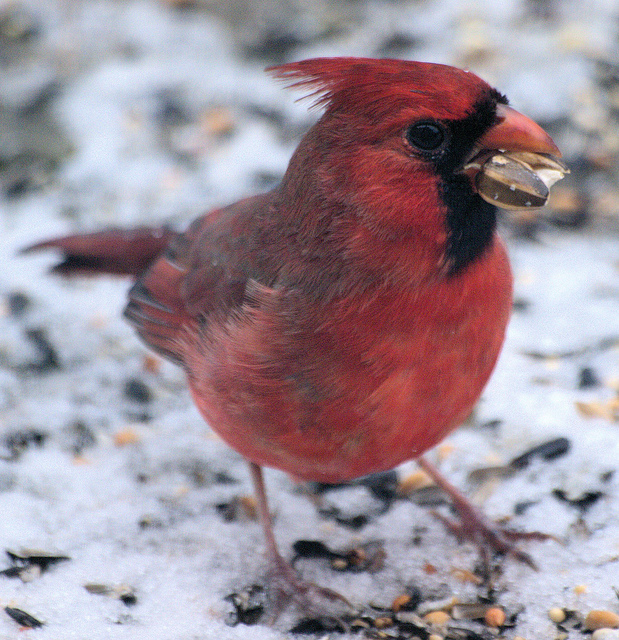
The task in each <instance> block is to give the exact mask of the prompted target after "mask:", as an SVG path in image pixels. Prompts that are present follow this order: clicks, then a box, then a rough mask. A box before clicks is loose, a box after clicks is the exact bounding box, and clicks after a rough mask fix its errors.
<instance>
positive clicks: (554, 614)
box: [548, 607, 567, 624]
mask: <svg viewBox="0 0 619 640" xmlns="http://www.w3.org/2000/svg"><path fill="white" fill-rule="evenodd" d="M548 617H549V618H550V619H551V620H552V621H553V622H554V623H555V624H561V623H562V622H563V621H564V620H565V618H566V617H567V616H566V615H565V611H563V609H561V608H560V607H553V608H552V609H550V610H549V611H548Z"/></svg>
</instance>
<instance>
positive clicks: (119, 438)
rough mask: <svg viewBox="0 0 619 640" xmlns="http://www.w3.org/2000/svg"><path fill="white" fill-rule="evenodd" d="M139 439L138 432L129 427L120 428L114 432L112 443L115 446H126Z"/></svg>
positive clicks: (135, 442)
mask: <svg viewBox="0 0 619 640" xmlns="http://www.w3.org/2000/svg"><path fill="white" fill-rule="evenodd" d="M139 441H140V434H139V433H138V432H137V431H136V430H135V429H131V428H130V427H129V428H127V429H122V430H121V431H117V432H116V433H115V434H114V444H115V445H116V446H117V447H126V446H127V445H130V444H137V443H138V442H139Z"/></svg>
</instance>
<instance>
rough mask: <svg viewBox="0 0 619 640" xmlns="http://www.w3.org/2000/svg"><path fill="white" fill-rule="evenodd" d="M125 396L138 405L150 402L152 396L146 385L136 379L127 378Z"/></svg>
mask: <svg viewBox="0 0 619 640" xmlns="http://www.w3.org/2000/svg"><path fill="white" fill-rule="evenodd" d="M125 395H126V396H127V398H129V399H130V400H134V401H135V402H139V403H140V404H146V403H147V402H150V401H151V400H152V396H153V394H152V392H151V390H150V389H149V388H148V387H147V386H146V384H145V383H144V382H142V381H141V380H138V379H137V378H129V380H127V382H125Z"/></svg>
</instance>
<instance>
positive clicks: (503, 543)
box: [432, 501, 553, 575]
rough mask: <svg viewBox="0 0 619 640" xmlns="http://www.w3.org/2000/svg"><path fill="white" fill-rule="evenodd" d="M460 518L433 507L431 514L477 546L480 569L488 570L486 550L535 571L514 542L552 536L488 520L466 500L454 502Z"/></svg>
mask: <svg viewBox="0 0 619 640" xmlns="http://www.w3.org/2000/svg"><path fill="white" fill-rule="evenodd" d="M454 506H455V507H456V510H457V511H458V515H459V516H460V520H459V521H456V520H452V519H450V518H446V517H445V516H443V515H442V514H440V513H438V512H437V511H432V515H434V516H435V517H436V518H438V519H439V520H440V521H441V522H442V523H443V524H444V525H445V527H446V528H447V529H448V530H449V531H450V532H451V533H453V534H454V535H455V536H456V537H457V538H458V540H460V541H461V542H463V541H465V540H469V541H470V542H473V543H474V544H475V545H477V547H478V548H479V550H480V554H481V561H482V565H483V569H484V573H485V574H486V575H489V573H490V559H491V558H490V552H491V551H493V552H494V553H498V554H500V555H505V556H510V557H512V558H515V559H516V560H518V561H519V562H523V563H524V564H526V565H528V566H529V567H531V569H534V570H535V571H537V565H536V564H535V562H534V560H533V558H532V557H531V556H530V555H529V554H528V553H526V552H525V551H523V550H522V549H520V547H519V546H518V545H517V544H516V543H517V542H518V541H521V540H540V541H541V540H548V539H550V538H552V537H553V536H550V535H548V534H546V533H541V532H540V531H513V530H511V529H507V528H506V527H503V526H501V525H499V524H497V523H495V522H492V521H491V520H490V519H489V518H488V517H487V516H486V515H485V514H484V512H483V511H482V510H481V509H478V508H477V507H475V506H474V505H473V504H471V503H470V502H468V501H466V502H464V503H462V502H458V503H457V504H454Z"/></svg>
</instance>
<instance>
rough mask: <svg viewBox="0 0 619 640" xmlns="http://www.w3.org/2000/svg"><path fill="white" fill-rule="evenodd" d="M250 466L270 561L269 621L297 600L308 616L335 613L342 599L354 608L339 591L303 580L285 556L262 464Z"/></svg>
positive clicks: (342, 601)
mask: <svg viewBox="0 0 619 640" xmlns="http://www.w3.org/2000/svg"><path fill="white" fill-rule="evenodd" d="M249 468H250V471H251V478H252V482H253V484H254V491H255V494H256V500H257V502H258V515H259V517H260V522H261V524H262V529H263V531H264V539H265V542H266V556H267V560H268V563H269V571H268V575H267V585H266V593H267V608H268V614H269V618H270V622H271V623H273V622H275V620H277V618H278V616H279V615H280V614H281V613H282V611H284V609H285V608H286V607H287V606H288V605H289V604H295V605H296V606H297V607H298V608H299V609H300V610H301V611H303V613H304V614H306V615H308V616H312V615H313V616H316V617H323V618H324V617H326V618H334V617H336V614H335V613H334V612H333V611H332V610H330V609H329V606H328V604H329V603H331V604H332V603H334V602H338V601H339V602H340V603H344V604H345V605H346V607H347V608H351V607H352V605H351V604H350V602H349V601H348V600H347V599H346V598H345V597H344V596H342V595H340V594H339V593H337V592H336V591H333V590H331V589H327V588H325V587H320V586H319V585H316V584H314V583H312V582H306V581H304V580H302V579H301V578H300V577H299V575H298V574H297V572H296V570H295V569H294V568H293V567H292V565H291V564H290V563H289V562H287V561H286V560H285V559H284V558H283V557H282V555H281V554H280V552H279V549H278V548H277V542H276V541H275V536H274V534H273V519H272V518H271V513H270V512H269V507H268V503H267V495H266V489H265V486H264V478H263V475H262V467H260V465H257V464H256V463H254V462H250V463H249ZM339 613H341V612H339Z"/></svg>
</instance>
